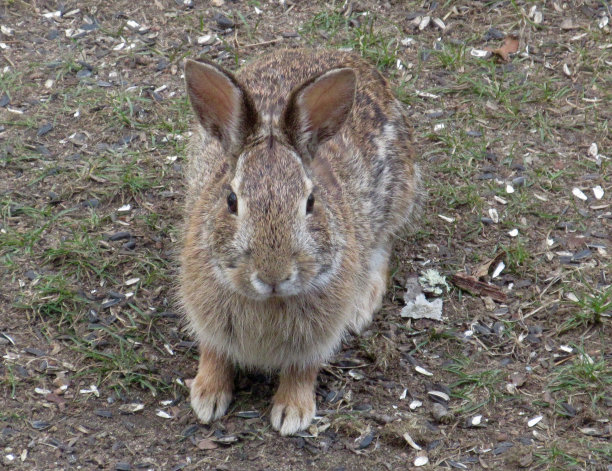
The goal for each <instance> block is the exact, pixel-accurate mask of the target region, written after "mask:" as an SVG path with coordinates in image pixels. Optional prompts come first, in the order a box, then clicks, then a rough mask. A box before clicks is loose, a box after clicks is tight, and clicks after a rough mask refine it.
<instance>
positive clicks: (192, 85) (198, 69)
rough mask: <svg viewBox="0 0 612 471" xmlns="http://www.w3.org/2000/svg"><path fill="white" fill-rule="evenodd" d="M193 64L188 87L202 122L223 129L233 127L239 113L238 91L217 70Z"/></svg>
mask: <svg viewBox="0 0 612 471" xmlns="http://www.w3.org/2000/svg"><path fill="white" fill-rule="evenodd" d="M193 64H194V65H192V66H191V69H192V70H191V71H190V72H191V73H189V74H188V78H187V85H188V87H189V92H190V95H191V100H192V103H193V105H194V107H195V108H196V109H197V110H198V113H199V114H200V116H199V118H200V120H201V121H202V122H203V123H207V122H210V124H213V125H216V126H218V127H219V128H221V129H224V128H226V127H227V126H231V124H232V119H233V117H234V115H235V113H236V112H237V111H238V110H237V107H238V106H237V102H238V98H239V97H238V93H239V92H238V90H237V89H236V87H235V86H234V84H233V83H232V82H231V80H229V79H228V78H227V77H226V76H224V75H223V74H221V73H220V72H219V71H218V70H216V69H215V68H213V67H211V66H209V65H206V64H199V63H193ZM211 121H212V122H211Z"/></svg>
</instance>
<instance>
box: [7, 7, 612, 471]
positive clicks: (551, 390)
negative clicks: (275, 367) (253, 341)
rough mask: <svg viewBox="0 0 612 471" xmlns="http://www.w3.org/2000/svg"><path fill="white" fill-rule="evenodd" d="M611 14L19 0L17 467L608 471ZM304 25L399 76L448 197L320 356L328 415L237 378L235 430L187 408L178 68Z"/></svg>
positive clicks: (10, 131)
mask: <svg viewBox="0 0 612 471" xmlns="http://www.w3.org/2000/svg"><path fill="white" fill-rule="evenodd" d="M610 10H611V6H610V4H609V2H607V1H603V0H602V1H576V2H564V1H561V0H558V1H540V2H532V1H520V0H511V1H491V2H488V1H469V2H412V1H399V0H398V1H389V2H375V1H370V0H363V1H359V2H356V1H355V2H351V1H348V2H333V1H330V2H321V1H311V2H299V1H296V0H293V1H290V0H286V1H285V0H282V1H266V0H261V1H231V0H225V1H223V0H211V1H210V2H208V1H199V0H194V1H193V2H189V1H186V2H182V1H179V0H177V1H174V0H153V1H150V2H133V1H132V2H128V1H125V0H117V1H112V2H95V1H79V2H77V1H68V2H54V1H51V0H49V1H43V0H40V1H37V0H33V1H30V2H28V1H24V0H5V1H4V2H3V5H2V6H1V7H0V25H1V26H2V29H1V32H0V54H1V55H0V67H1V75H0V105H1V108H0V176H1V178H0V218H1V219H0V260H1V262H2V263H1V265H0V267H1V268H0V277H1V278H0V283H1V286H2V288H1V290H0V350H1V351H2V356H3V360H2V363H1V365H0V428H1V429H2V432H1V434H0V449H1V453H2V456H1V457H0V459H1V460H2V462H3V464H4V465H5V466H6V469H40V470H55V469H57V470H59V469H62V470H63V469H117V470H126V469H156V470H158V469H159V470H162V469H164V470H166V469H167V470H170V469H172V470H178V469H185V470H192V469H193V470H196V469H197V470H200V469H220V470H238V469H239V470H304V469H325V470H361V469H368V470H379V469H380V470H386V469H409V468H412V467H413V466H414V463H415V462H418V461H416V460H417V459H424V458H422V457H425V456H426V457H427V459H428V464H425V465H424V466H423V469H444V468H454V469H482V468H484V469H488V468H496V469H519V468H521V467H522V468H525V469H559V470H569V469H580V470H582V469H593V470H610V469H612V442H611V440H612V439H611V435H612V424H611V422H610V417H611V416H612V363H611V362H612V343H611V342H610V338H611V337H612V321H611V315H612V314H611V312H612V305H611V303H612V288H611V281H610V277H611V276H612V270H611V250H612V231H611V227H612V205H611V201H612V199H611V198H610V196H611V195H612V171H611V168H612V167H611V165H610V158H611V157H612V137H611V134H610V123H611V122H612V105H611V103H612V34H611V31H612V30H611V27H612V19H611V13H612V12H611V11H610ZM428 18H429V20H428ZM509 35H514V36H509ZM506 37H516V38H518V51H517V52H516V53H511V54H510V55H509V56H507V57H503V56H504V54H503V52H505V51H500V53H497V54H495V53H494V54H492V53H491V52H487V50H486V49H487V48H489V49H498V48H499V47H500V46H502V44H504V41H507V42H506V46H507V48H508V49H509V50H510V52H512V50H513V48H512V46H513V45H514V44H513V40H512V39H505V38H506ZM297 46H312V47H331V48H335V47H343V48H351V49H352V50H354V51H356V52H358V53H360V54H362V55H363V56H364V57H366V58H367V59H369V60H370V61H371V62H372V63H374V64H375V65H376V66H378V67H379V69H380V70H381V71H382V72H383V73H384V74H385V75H386V76H387V77H388V78H389V80H390V81H391V83H392V84H393V86H394V89H395V90H396V92H397V94H398V97H399V98H400V99H401V100H402V101H403V102H404V103H405V104H406V115H407V117H408V120H409V122H410V123H411V125H412V126H413V130H414V142H413V145H414V147H415V150H416V152H417V155H418V156H419V159H420V161H421V166H422V168H423V174H424V182H425V187H426V190H427V197H426V198H425V203H424V205H423V207H422V209H421V212H420V215H419V217H418V218H417V222H416V224H415V225H414V227H412V228H411V231H410V232H408V233H407V235H405V236H403V237H402V238H401V239H400V240H399V241H398V243H397V244H396V251H395V253H394V256H393V263H392V268H393V270H392V273H391V275H390V279H389V292H388V295H387V296H386V298H385V301H384V304H383V309H382V311H381V312H380V313H378V314H377V316H376V319H375V321H374V323H373V324H372V326H371V327H370V328H369V329H368V330H367V331H366V332H365V333H364V334H363V335H361V336H360V337H353V338H349V339H347V341H346V342H345V344H344V346H343V348H342V350H341V351H340V352H338V354H337V355H336V356H335V357H334V358H333V359H332V360H331V361H330V363H329V364H328V365H326V367H325V368H324V369H323V371H322V372H321V374H320V375H319V383H318V388H317V403H318V416H319V417H320V418H319V420H318V421H317V423H316V424H315V425H314V426H313V427H311V428H310V429H309V431H308V433H305V434H302V435H301V436H298V437H287V438H282V437H280V436H279V435H278V434H277V433H276V432H275V431H273V430H272V429H271V428H270V426H269V421H268V414H269V400H270V398H271V396H272V394H273V391H274V386H275V381H276V378H274V377H267V376H264V375H257V374H254V373H248V374H247V373H244V372H242V373H240V374H239V376H238V378H237V395H236V399H235V401H234V402H233V404H232V406H231V408H230V412H229V414H228V415H227V416H226V417H224V418H222V419H221V420H219V421H217V422H215V423H213V424H212V425H201V424H199V423H198V422H197V420H196V418H195V415H194V414H193V412H192V411H191V409H190V406H189V401H188V390H187V388H186V387H185V381H186V380H188V379H190V378H192V377H193V376H194V375H195V372H196V367H197V348H196V347H195V346H194V344H193V342H192V338H191V337H190V335H189V333H188V332H187V331H186V330H185V324H184V322H183V321H182V319H181V317H180V314H179V310H178V307H177V304H176V302H175V297H174V293H175V290H174V288H173V284H174V283H175V280H176V269H177V262H176V253H177V251H178V242H177V241H178V240H179V239H180V230H181V220H182V210H181V205H182V198H183V176H182V169H183V167H184V158H185V155H184V146H185V142H186V140H187V138H188V132H189V129H190V122H191V112H190V108H189V105H188V102H187V100H186V98H185V93H184V88H183V80H182V75H181V74H182V65H183V62H184V59H185V58H188V57H192V58H194V57H200V56H202V57H208V58H211V59H213V60H215V61H217V62H218V63H220V64H222V65H223V66H225V67H227V68H228V69H231V70H235V69H236V68H237V67H238V66H239V65H240V64H241V63H243V61H245V60H249V59H252V58H255V57H257V56H258V55H259V54H261V53H263V52H267V51H271V50H273V49H275V48H280V47H297ZM504 59H507V60H504ZM602 192H603V195H602V194H601V193H602ZM493 259H495V260H494V261H493V262H492V263H491V264H490V266H489V267H488V266H487V263H489V262H490V261H491V260H493ZM500 262H503V263H504V268H503V270H502V271H501V272H500V273H499V274H497V273H495V274H496V275H497V276H495V277H493V274H494V273H493V271H494V270H496V268H497V267H498V266H499V263H500ZM428 269H433V270H436V271H437V273H439V274H441V275H443V276H445V277H446V279H447V281H448V283H449V286H450V289H449V290H445V289H443V290H442V293H441V295H440V296H441V299H442V300H443V302H444V310H443V312H444V316H443V319H442V321H434V320H427V319H420V320H409V319H407V318H403V317H401V315H400V312H401V310H402V308H403V306H404V299H403V294H404V291H405V285H406V280H407V279H409V278H413V277H414V276H419V275H422V274H423V273H424V272H425V271H426V270H428ZM457 274H459V277H462V276H463V277H464V278H465V277H466V276H469V275H477V276H478V277H479V278H480V281H481V282H483V283H484V285H483V286H485V288H486V289H487V290H489V291H487V292H483V291H479V290H478V288H473V289H471V293H468V292H466V291H464V290H462V289H460V288H459V287H458V286H457V284H456V283H452V282H451V279H452V278H453V275H457ZM454 279H455V281H456V282H458V278H457V277H455V278H454ZM474 279H475V278H474ZM487 294H488V295H487ZM419 371H420V372H419ZM432 392H433V394H432ZM419 404H420V406H419ZM418 447H420V448H422V449H421V450H420V451H418V450H417V449H416V448H418Z"/></svg>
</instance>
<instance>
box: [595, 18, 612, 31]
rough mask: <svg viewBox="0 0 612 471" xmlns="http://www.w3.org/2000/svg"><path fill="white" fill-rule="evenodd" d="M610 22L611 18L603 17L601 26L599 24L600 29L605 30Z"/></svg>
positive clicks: (600, 22)
mask: <svg viewBox="0 0 612 471" xmlns="http://www.w3.org/2000/svg"><path fill="white" fill-rule="evenodd" d="M609 22H610V18H608V16H607V15H604V16H602V17H601V19H600V20H599V24H598V26H599V29H603V28H605V27H606V26H608V23H609Z"/></svg>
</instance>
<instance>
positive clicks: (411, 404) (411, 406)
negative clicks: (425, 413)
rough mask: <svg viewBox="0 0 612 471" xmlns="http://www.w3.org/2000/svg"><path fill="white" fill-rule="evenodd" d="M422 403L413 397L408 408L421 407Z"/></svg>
mask: <svg viewBox="0 0 612 471" xmlns="http://www.w3.org/2000/svg"><path fill="white" fill-rule="evenodd" d="M422 405H423V402H421V401H419V400H418V399H415V400H413V401H412V402H411V403H410V405H409V406H408V407H409V408H410V410H415V409H418V408H419V407H421V406H422Z"/></svg>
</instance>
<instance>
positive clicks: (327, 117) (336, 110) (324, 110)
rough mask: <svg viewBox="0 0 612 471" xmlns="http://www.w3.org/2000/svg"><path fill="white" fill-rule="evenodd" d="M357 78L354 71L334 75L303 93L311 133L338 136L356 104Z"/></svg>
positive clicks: (302, 100)
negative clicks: (334, 134)
mask: <svg viewBox="0 0 612 471" xmlns="http://www.w3.org/2000/svg"><path fill="white" fill-rule="evenodd" d="M354 93H355V74H354V72H353V71H352V70H349V69H342V70H338V71H332V72H330V73H328V74H326V75H324V76H323V77H321V78H319V79H318V80H316V81H315V82H314V83H312V84H311V85H309V86H308V87H306V89H305V90H304V91H303V93H302V96H301V100H300V102H301V103H300V104H301V105H302V109H303V111H304V112H305V115H306V116H305V117H306V119H307V121H308V130H319V129H321V128H323V127H326V126H328V127H330V128H331V129H327V130H324V133H325V134H327V133H328V132H331V133H333V132H335V131H337V128H339V127H340V126H341V125H342V123H343V122H344V120H345V119H346V114H347V112H348V111H349V110H350V108H351V106H352V103H353V96H354Z"/></svg>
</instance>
